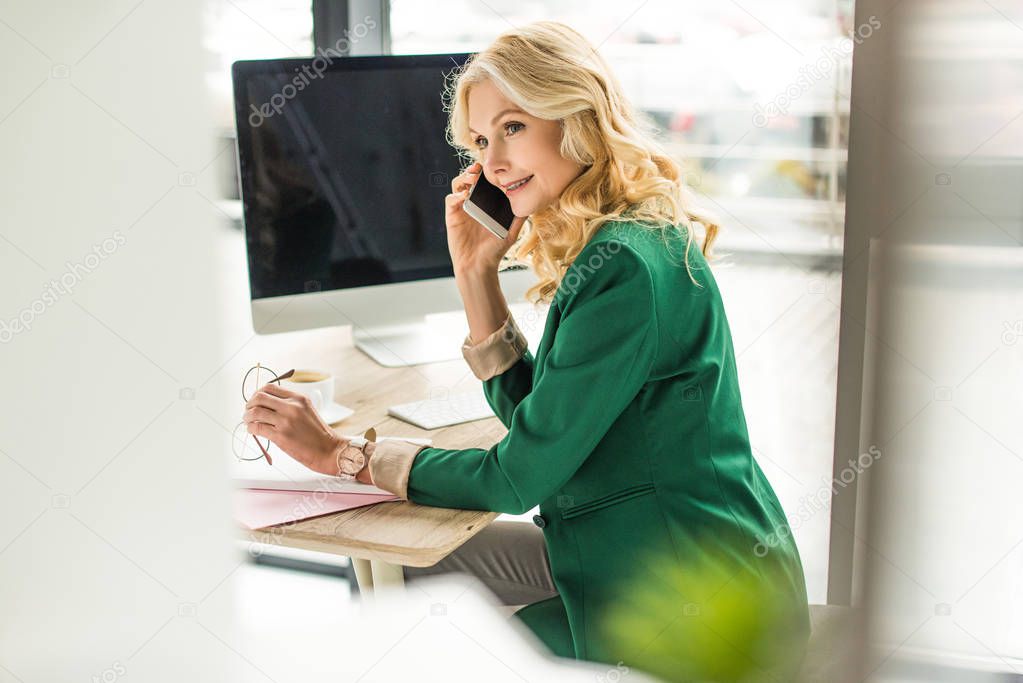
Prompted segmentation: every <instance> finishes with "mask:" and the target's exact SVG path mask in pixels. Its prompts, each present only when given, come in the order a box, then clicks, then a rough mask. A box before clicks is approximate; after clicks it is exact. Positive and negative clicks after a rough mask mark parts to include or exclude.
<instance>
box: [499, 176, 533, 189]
mask: <svg viewBox="0 0 1023 683" xmlns="http://www.w3.org/2000/svg"><path fill="white" fill-rule="evenodd" d="M532 179H533V176H531V175H530V176H526V177H525V178H520V179H519V180H516V181H513V182H511V183H508V184H507V185H502V186H501V187H502V188H503V189H504V193H505V194H513V193H515V192H518V191H519V190H521V189H522V188H523V187H525V186H526V185H527V184H528V183H529V181H530V180H532Z"/></svg>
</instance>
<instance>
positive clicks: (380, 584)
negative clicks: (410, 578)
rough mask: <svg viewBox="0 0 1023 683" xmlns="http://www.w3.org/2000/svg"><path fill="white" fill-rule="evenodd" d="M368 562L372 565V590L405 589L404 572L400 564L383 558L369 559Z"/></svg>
mask: <svg viewBox="0 0 1023 683" xmlns="http://www.w3.org/2000/svg"><path fill="white" fill-rule="evenodd" d="M370 564H372V566H373V589H374V590H389V591H403V590H405V572H404V570H403V568H402V566H401V565H400V564H391V563H390V562H384V561H383V560H371V562H370Z"/></svg>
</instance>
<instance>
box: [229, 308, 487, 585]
mask: <svg viewBox="0 0 1023 683" xmlns="http://www.w3.org/2000/svg"><path fill="white" fill-rule="evenodd" d="M239 355H240V356H244V357H242V358H239V359H238V363H239V364H240V365H244V366H246V367H250V366H251V365H252V363H254V362H255V361H256V360H258V361H260V362H262V363H263V364H265V365H267V366H269V367H271V368H273V369H274V370H277V372H284V371H285V370H287V369H289V368H309V367H312V368H317V369H323V370H327V371H329V372H332V373H334V376H335V381H336V384H335V400H336V401H337V402H338V403H341V404H343V405H345V406H348V407H349V408H352V409H353V410H355V414H354V415H351V416H350V417H347V418H345V419H344V420H342V421H340V422H337V423H335V424H333V425H331V426H332V427H333V428H334V429H335V430H336V431H337V432H338V433H342V434H359V435H361V434H362V433H363V432H365V431H366V430H367V429H369V428H370V427H375V428H376V431H377V435H378V436H403V437H426V438H430V439H433V445H435V446H438V447H441V448H489V447H490V446H492V445H493V444H495V443H497V442H498V441H500V440H501V439H502V438H503V437H504V435H505V434H506V433H507V430H506V429H505V427H504V425H502V424H501V423H500V421H499V420H498V419H497V418H496V417H494V418H489V419H486V420H477V421H476V422H468V423H464V424H460V425H454V426H451V427H445V428H443V429H435V430H431V431H427V430H423V429H420V428H419V427H416V426H414V425H411V424H408V423H406V422H402V421H401V420H397V419H395V418H393V417H390V416H388V415H387V406H389V405H394V404H396V403H404V402H407V401H413V400H417V399H420V398H431V397H433V398H441V397H443V396H445V395H446V394H447V393H459V392H465V391H470V390H472V389H474V388H476V387H478V386H479V385H480V381H479V380H478V379H476V377H475V376H474V375H473V374H472V372H471V371H470V370H469V368H468V366H467V365H466V364H465V361H464V360H462V359H461V358H459V359H458V360H453V361H446V362H443V363H431V364H427V365H418V366H411V367H405V368H385V367H382V366H380V365H377V363H376V362H375V361H373V360H372V359H371V358H370V357H369V356H367V355H366V354H364V353H362V352H361V351H359V350H358V349H356V348H355V347H354V346H353V345H352V340H351V328H350V327H348V326H342V327H329V328H322V329H318V330H306V331H302V332H289V333H284V334H276V335H272V336H268V337H257V338H255V339H253V340H251V341H250V343H248V344H247V345H246V346H245V347H244V348H243V350H242V351H241V352H240V354H239ZM497 515H498V513H496V512H481V511H477V510H451V509H447V508H436V507H428V506H424V505H416V504H415V503H410V502H407V501H400V502H399V501H394V502H388V503H378V504H376V505H372V506H370V507H365V508H356V509H354V510H347V511H344V512H338V513H335V514H331V515H325V516H323V517H317V518H314V519H307V520H303V521H300V522H296V523H293V524H286V525H280V526H276V527H268V528H267V529H264V530H260V531H255V532H250V531H247V532H246V538H247V539H249V540H252V541H257V542H263V543H269V544H274V545H283V546H287V547H291V548H302V549H305V550H317V551H320V552H327V553H333V554H336V555H347V556H349V557H351V558H352V564H353V566H354V568H355V572H356V577H357V578H358V581H359V587H360V589H361V590H363V591H365V592H367V593H369V592H371V591H372V590H374V588H381V587H383V586H388V587H397V586H402V585H404V583H403V578H402V571H401V566H402V565H407V566H412V567H428V566H430V565H433V564H436V563H437V562H438V561H439V560H441V559H442V558H444V557H445V556H446V555H447V554H448V553H450V552H451V551H453V550H455V549H456V548H457V547H458V546H460V545H462V544H463V543H465V542H466V541H467V540H468V539H470V538H471V537H472V536H473V535H475V534H476V533H478V532H479V531H480V530H481V529H483V528H484V527H486V526H487V525H488V524H490V522H492V521H493V520H494V518H496V517H497Z"/></svg>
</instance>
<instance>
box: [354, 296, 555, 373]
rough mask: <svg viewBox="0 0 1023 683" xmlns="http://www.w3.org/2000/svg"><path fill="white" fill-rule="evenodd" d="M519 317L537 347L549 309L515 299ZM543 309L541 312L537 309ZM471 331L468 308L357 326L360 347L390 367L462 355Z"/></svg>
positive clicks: (356, 340)
mask: <svg viewBox="0 0 1023 683" xmlns="http://www.w3.org/2000/svg"><path fill="white" fill-rule="evenodd" d="M509 310H510V311H511V313H512V315H513V316H514V317H515V322H516V323H517V324H518V326H519V328H520V329H521V330H522V333H523V334H524V335H525V337H526V339H527V340H528V341H529V346H530V348H532V349H534V350H535V349H536V348H537V345H538V344H539V343H540V337H541V336H542V335H543V327H544V321H545V318H546V309H545V308H541V309H535V308H534V307H532V306H531V305H529V304H522V303H513V304H510V305H509ZM538 310H539V312H537V311H538ZM468 334H469V323H468V322H467V321H466V319H465V312H464V311H450V312H445V313H431V314H428V315H426V316H424V317H423V318H421V319H420V320H419V321H416V322H409V323H403V324H394V325H379V326H375V327H358V328H357V327H353V328H352V341H353V342H354V343H355V346H356V348H358V349H359V350H360V351H362V352H363V353H365V354H366V355H367V356H369V357H370V358H372V359H373V360H375V361H376V362H377V363H379V364H380V365H383V366H384V367H387V368H400V367H405V366H409V365H420V364H422V363H440V362H443V361H450V360H461V359H462V344H463V342H464V341H465V337H466V335H468Z"/></svg>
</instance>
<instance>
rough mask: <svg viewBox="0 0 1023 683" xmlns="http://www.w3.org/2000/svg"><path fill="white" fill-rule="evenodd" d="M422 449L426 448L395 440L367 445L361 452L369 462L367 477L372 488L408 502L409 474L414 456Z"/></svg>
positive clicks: (371, 442)
mask: <svg viewBox="0 0 1023 683" xmlns="http://www.w3.org/2000/svg"><path fill="white" fill-rule="evenodd" d="M424 448H426V446H424V445H422V444H418V443H412V442H410V441H399V440H397V439H388V440H387V441H376V442H373V441H370V442H369V443H367V444H366V445H365V447H363V452H364V453H365V454H366V458H367V459H368V460H369V463H368V467H369V477H370V479H372V480H373V486H376V487H377V488H381V489H383V490H385V491H390V492H391V493H393V494H394V495H396V496H398V497H399V498H401V499H402V500H408V476H409V472H411V471H412V463H413V461H414V460H415V459H416V455H417V454H418V453H419V451H421V450H423V449H424Z"/></svg>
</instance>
